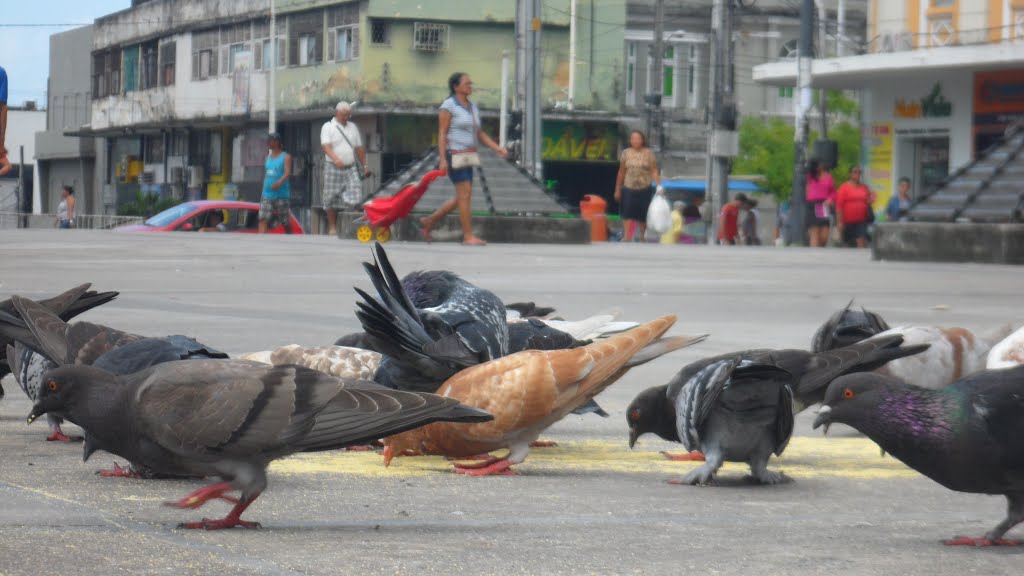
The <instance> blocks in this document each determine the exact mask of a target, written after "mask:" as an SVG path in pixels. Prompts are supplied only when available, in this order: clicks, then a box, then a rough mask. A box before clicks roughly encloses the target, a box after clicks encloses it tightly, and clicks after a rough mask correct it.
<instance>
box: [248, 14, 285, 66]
mask: <svg viewBox="0 0 1024 576" xmlns="http://www.w3.org/2000/svg"><path fill="white" fill-rule="evenodd" d="M284 24H285V23H284V21H283V20H281V19H279V20H278V21H277V30H275V32H276V33H277V34H276V35H277V66H278V67H279V68H280V67H282V66H284V65H285V64H286V63H287V62H288V60H287V58H286V57H285V56H286V52H287V50H288V43H287V38H286V37H285V33H284V31H285V25H284ZM252 37H253V67H254V68H255V69H256V70H269V69H270V63H271V62H272V61H273V58H274V53H273V50H271V44H270V42H271V40H270V21H269V20H257V21H256V22H254V23H253V27H252Z"/></svg>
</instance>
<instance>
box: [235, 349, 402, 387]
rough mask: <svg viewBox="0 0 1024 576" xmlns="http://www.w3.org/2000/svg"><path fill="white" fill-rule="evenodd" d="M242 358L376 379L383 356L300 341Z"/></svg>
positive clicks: (366, 351) (360, 378) (331, 373)
mask: <svg viewBox="0 0 1024 576" xmlns="http://www.w3.org/2000/svg"><path fill="white" fill-rule="evenodd" d="M238 358H240V359H242V360H251V361H254V362H260V363H263V364H271V365H273V366H280V365H282V364H297V365H299V366H304V367H306V368H312V369H313V370H318V371H320V372H324V373H326V374H330V375H332V376H337V377H339V378H355V379H358V380H370V381H372V380H373V375H374V374H375V373H376V372H377V367H378V366H380V361H381V358H382V356H381V355H380V354H379V353H377V352H373V351H371V350H361V349H359V348H350V347H348V346H315V347H308V348H307V347H305V346H299V345H298V344H289V345H287V346H281V347H280V348H278V349H276V350H263V351H261V352H249V353H247V354H242V355H240V356H238Z"/></svg>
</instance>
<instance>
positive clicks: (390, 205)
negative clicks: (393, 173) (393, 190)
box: [356, 170, 445, 242]
mask: <svg viewBox="0 0 1024 576" xmlns="http://www.w3.org/2000/svg"><path fill="white" fill-rule="evenodd" d="M444 175H445V172H442V171H440V170H431V171H430V172H427V173H426V174H424V175H423V178H420V181H419V183H418V184H407V185H406V186H405V187H404V188H402V189H401V190H399V191H398V193H397V194H395V195H394V196H385V197H383V198H374V199H373V200H369V201H367V202H366V203H365V204H363V216H362V217H360V218H359V220H357V222H362V223H363V225H362V226H360V227H359V228H358V229H357V230H356V237H357V238H359V241H360V242H369V241H370V240H373V239H374V238H376V239H377V241H378V242H387V241H388V240H390V239H391V225H392V224H394V223H395V221H396V220H398V219H400V218H405V217H407V216H409V213H410V212H412V209H413V208H415V207H416V203H417V202H419V201H420V198H422V197H423V194H424V193H425V192H426V191H427V188H429V187H430V183H431V182H433V181H434V180H436V179H437V178H438V177H440V176H444Z"/></svg>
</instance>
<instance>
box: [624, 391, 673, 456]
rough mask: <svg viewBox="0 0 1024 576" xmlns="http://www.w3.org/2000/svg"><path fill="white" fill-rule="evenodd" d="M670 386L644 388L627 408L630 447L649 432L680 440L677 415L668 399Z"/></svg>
mask: <svg viewBox="0 0 1024 576" xmlns="http://www.w3.org/2000/svg"><path fill="white" fill-rule="evenodd" d="M667 392H668V386H667V385H665V386H654V387H652V388H648V389H647V390H644V391H643V392H641V393H640V394H639V395H637V397H636V398H634V399H633V401H632V402H631V403H630V404H629V408H627V409H626V424H628V425H629V447H630V448H632V447H633V446H634V445H635V444H636V441H637V439H638V438H640V437H641V436H643V435H644V434H647V433H648V432H650V433H653V434H657V435H658V436H660V437H661V438H663V439H665V440H668V441H671V442H678V441H679V433H678V432H677V431H676V417H675V411H673V409H672V406H671V403H670V402H669V401H668V396H667V395H666V393H667Z"/></svg>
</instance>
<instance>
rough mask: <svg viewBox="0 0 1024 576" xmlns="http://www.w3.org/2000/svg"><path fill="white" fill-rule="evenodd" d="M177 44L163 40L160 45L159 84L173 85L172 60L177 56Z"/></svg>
mask: <svg viewBox="0 0 1024 576" xmlns="http://www.w3.org/2000/svg"><path fill="white" fill-rule="evenodd" d="M176 50H177V44H176V43H175V42H164V43H163V44H161V45H160V85H161V86H173V85H174V62H175V59H176V58H177V54H176Z"/></svg>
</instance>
